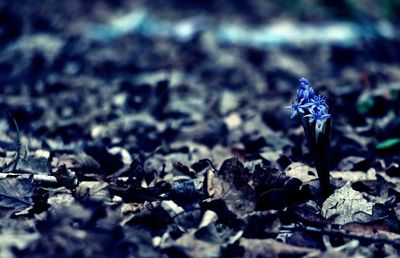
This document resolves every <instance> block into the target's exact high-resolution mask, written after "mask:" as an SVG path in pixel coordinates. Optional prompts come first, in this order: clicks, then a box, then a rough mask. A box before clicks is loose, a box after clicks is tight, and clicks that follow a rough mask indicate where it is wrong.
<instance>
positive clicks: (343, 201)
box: [322, 182, 374, 225]
mask: <svg viewBox="0 0 400 258" xmlns="http://www.w3.org/2000/svg"><path fill="white" fill-rule="evenodd" d="M373 206H374V204H373V203H371V202H368V201H367V200H365V199H364V197H363V196H362V194H361V193H360V192H357V191H355V190H353V188H352V187H351V184H350V182H347V183H346V184H345V185H344V186H343V187H342V188H339V189H337V190H336V191H335V192H334V193H333V194H332V195H331V196H329V197H328V199H326V201H325V202H324V203H323V205H322V215H323V216H324V217H325V218H326V219H329V218H331V217H333V216H336V217H335V218H334V220H333V222H334V223H335V224H339V225H344V224H346V223H349V222H353V215H354V214H355V213H357V212H365V213H367V214H369V215H372V207H373Z"/></svg>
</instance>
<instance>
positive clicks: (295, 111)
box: [285, 100, 304, 119]
mask: <svg viewBox="0 0 400 258" xmlns="http://www.w3.org/2000/svg"><path fill="white" fill-rule="evenodd" d="M285 108H287V109H292V110H293V112H292V115H291V116H290V119H293V117H295V116H296V115H297V114H298V113H302V114H304V109H303V108H302V105H301V101H300V102H298V101H297V100H296V101H293V102H292V105H291V106H287V107H285Z"/></svg>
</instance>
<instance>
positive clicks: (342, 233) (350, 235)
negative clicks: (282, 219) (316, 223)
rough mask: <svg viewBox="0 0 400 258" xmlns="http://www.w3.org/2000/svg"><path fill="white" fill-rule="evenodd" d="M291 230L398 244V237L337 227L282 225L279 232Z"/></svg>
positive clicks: (368, 241)
mask: <svg viewBox="0 0 400 258" xmlns="http://www.w3.org/2000/svg"><path fill="white" fill-rule="evenodd" d="M293 231H303V232H310V233H319V234H322V235H328V236H334V237H345V238H352V239H357V240H360V241H364V242H367V243H381V244H389V245H394V246H398V247H399V246H400V238H399V239H395V240H391V239H387V238H381V237H376V236H366V235H362V234H356V233H352V232H345V231H341V230H337V229H319V228H314V227H309V226H306V227H303V226H289V225H287V226H282V227H281V230H280V232H279V233H282V232H293Z"/></svg>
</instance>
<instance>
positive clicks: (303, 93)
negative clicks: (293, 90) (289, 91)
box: [285, 78, 331, 129]
mask: <svg viewBox="0 0 400 258" xmlns="http://www.w3.org/2000/svg"><path fill="white" fill-rule="evenodd" d="M285 108H288V109H292V110H293V112H292V115H291V117H290V118H294V117H295V116H296V115H300V114H302V115H303V116H302V117H307V118H308V121H309V123H314V122H315V123H316V125H317V128H318V129H320V128H321V127H322V125H323V124H324V121H325V120H326V119H328V118H330V117H331V115H330V114H328V105H327V104H326V100H325V98H324V97H323V96H321V95H315V93H314V89H313V88H312V87H311V86H310V83H309V82H308V80H307V79H306V78H301V79H300V80H299V87H298V89H297V100H295V101H293V102H292V105H291V106H288V107H285Z"/></svg>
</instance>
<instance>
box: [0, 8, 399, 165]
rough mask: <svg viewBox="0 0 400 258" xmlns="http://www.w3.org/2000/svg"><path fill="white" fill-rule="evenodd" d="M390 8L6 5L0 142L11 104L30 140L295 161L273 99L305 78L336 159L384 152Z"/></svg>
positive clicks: (393, 126) (296, 135)
mask: <svg viewBox="0 0 400 258" xmlns="http://www.w3.org/2000/svg"><path fill="white" fill-rule="evenodd" d="M399 13H400V1H399V0H382V1H369V0H366V1H350V0H337V1H314V0H302V1H291V0H284V1H256V0H250V1H223V0H221V1H203V0H202V1H183V0H174V1H161V0H159V1H156V0H150V1H144V0H142V1H140V0H138V1H127V0H115V1H76V0H70V1H52V0H44V1H28V2H27V1H2V3H1V4H0V52H1V54H0V106H1V109H2V110H3V111H4V112H3V113H4V114H3V119H2V120H1V121H2V122H1V125H0V129H1V131H2V138H3V140H4V141H6V142H7V141H11V140H12V138H13V137H15V135H16V134H15V129H14V128H13V126H10V123H9V122H10V121H9V120H10V116H9V115H8V114H9V113H11V114H12V116H13V117H14V118H15V119H16V121H17V122H18V124H19V126H20V129H21V131H22V132H23V135H24V136H25V137H26V138H27V141H29V142H30V143H29V144H30V145H29V146H31V147H32V148H34V147H35V146H36V147H41V148H43V147H45V148H56V147H57V148H61V147H62V148H64V149H65V148H71V149H77V148H78V149H79V148H84V145H85V144H86V143H87V142H97V143H101V144H105V145H106V146H116V145H118V146H120V145H123V146H124V147H125V148H126V149H127V150H128V151H130V152H133V153H137V152H142V151H144V152H151V151H154V150H156V149H157V148H158V147H159V146H161V145H163V144H172V145H173V144H175V143H177V142H183V141H185V143H187V141H191V143H190V144H192V145H191V146H194V144H198V145H199V146H203V145H204V146H207V147H208V148H210V150H211V151H210V152H211V154H212V156H213V157H214V158H215V159H216V160H218V155H220V154H219V153H220V152H222V153H224V154H221V155H222V156H228V155H231V154H232V153H235V154H238V155H248V154H251V153H258V152H261V153H267V154H268V153H270V152H278V153H281V154H287V155H289V156H291V157H294V158H296V157H301V156H302V155H301V154H302V153H303V152H304V142H303V140H302V139H303V136H302V133H301V131H299V125H298V124H296V123H295V122H294V121H291V120H290V119H289V116H290V113H288V112H287V111H286V110H284V109H283V106H287V105H289V104H290V103H291V101H292V100H293V98H294V94H295V89H296V88H297V83H298V79H299V78H300V77H307V78H308V79H309V80H310V82H311V85H312V86H313V87H314V88H315V89H316V90H317V91H318V92H320V93H324V94H328V95H329V96H330V101H331V105H332V107H333V110H334V111H333V115H334V121H335V122H334V123H335V128H336V130H337V131H338V132H339V133H338V132H333V143H332V144H333V146H334V147H335V148H334V149H335V155H336V156H334V160H335V162H336V163H337V162H339V161H340V160H341V159H342V158H343V157H346V156H348V155H355V156H357V155H361V156H368V155H371V153H370V151H371V150H376V151H377V152H382V151H383V153H385V152H386V151H389V153H391V151H393V150H395V151H396V150H398V146H399V143H400V135H399V132H400V130H399V128H400V120H399V118H398V114H399V95H400V94H399V88H400V86H399V85H400V69H399V62H400V48H399V43H400V42H399V39H400V37H399V36H400V35H399V30H398V26H397V25H398V23H399V15H398V14H399ZM227 132H229V133H228V134H227ZM282 136H284V137H283V138H282ZM10 137H11V138H10ZM388 140H390V142H387V141H388ZM82 141H83V142H84V143H82ZM70 143H72V145H71V146H72V147H71V146H69V147H68V144H70ZM297 143H299V144H298V146H297V145H296V144H297ZM385 143H386V145H385ZM302 144H303V146H302ZM379 144H381V145H379ZM382 144H383V145H382ZM178 145H179V144H178ZM60 146H61V147H60ZM79 146H81V147H79ZM82 146H83V147H82ZM216 146H223V147H224V148H228V149H229V151H226V150H225V149H223V151H221V150H220V151H218V148H217V149H215V148H216ZM288 146H291V148H288ZM299 146H300V147H299ZM388 146H389V147H388ZM199 148H200V147H199ZM221 148H222V147H221ZM211 154H210V153H208V152H207V153H206V154H204V155H203V156H207V155H211ZM389 157H390V158H391V159H392V158H393V155H392V154H390V156H389ZM221 159H222V158H221ZM335 162H334V163H335Z"/></svg>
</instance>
